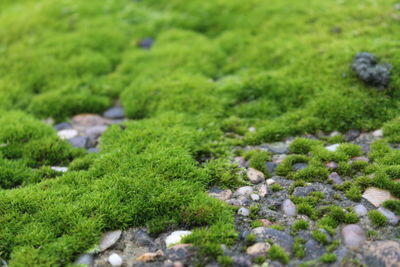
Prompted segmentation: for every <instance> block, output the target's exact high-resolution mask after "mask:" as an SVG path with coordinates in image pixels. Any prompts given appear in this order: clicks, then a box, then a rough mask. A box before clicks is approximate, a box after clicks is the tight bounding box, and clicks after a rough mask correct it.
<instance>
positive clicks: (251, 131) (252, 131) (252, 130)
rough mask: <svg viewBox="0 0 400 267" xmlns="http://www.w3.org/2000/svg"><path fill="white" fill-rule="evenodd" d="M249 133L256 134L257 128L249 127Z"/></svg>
mask: <svg viewBox="0 0 400 267" xmlns="http://www.w3.org/2000/svg"><path fill="white" fill-rule="evenodd" d="M248 130H249V132H250V133H255V132H256V127H249V129H248Z"/></svg>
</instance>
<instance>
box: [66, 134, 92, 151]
mask: <svg viewBox="0 0 400 267" xmlns="http://www.w3.org/2000/svg"><path fill="white" fill-rule="evenodd" d="M68 142H69V143H70V144H71V145H72V146H73V147H76V148H86V147H87V145H88V144H89V138H87V137H86V136H76V137H73V138H71V139H69V140H68Z"/></svg>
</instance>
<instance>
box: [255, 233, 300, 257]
mask: <svg viewBox="0 0 400 267" xmlns="http://www.w3.org/2000/svg"><path fill="white" fill-rule="evenodd" d="M251 232H252V233H253V234H255V235H256V237H257V241H260V242H264V241H265V240H266V239H272V241H273V242H274V243H277V244H278V245H279V246H281V247H282V248H284V249H285V250H286V251H287V252H288V253H291V251H292V247H293V242H294V239H293V237H292V236H291V235H289V234H287V233H285V232H282V231H279V230H276V229H273V228H268V227H257V228H254V229H253V230H252V231H251Z"/></svg>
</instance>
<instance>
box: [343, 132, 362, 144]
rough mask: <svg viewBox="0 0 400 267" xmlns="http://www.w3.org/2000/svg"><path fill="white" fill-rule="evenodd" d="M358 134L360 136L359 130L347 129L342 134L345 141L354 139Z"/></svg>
mask: <svg viewBox="0 0 400 267" xmlns="http://www.w3.org/2000/svg"><path fill="white" fill-rule="evenodd" d="M358 136H360V131H359V130H355V129H352V130H348V131H347V132H346V133H345V134H344V139H345V140H346V142H349V141H353V140H354V139H356V138H357V137H358Z"/></svg>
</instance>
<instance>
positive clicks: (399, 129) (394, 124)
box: [382, 118, 400, 143]
mask: <svg viewBox="0 0 400 267" xmlns="http://www.w3.org/2000/svg"><path fill="white" fill-rule="evenodd" d="M382 131H383V134H384V136H385V137H386V138H387V139H388V140H389V142H393V143H399V142H400V118H395V119H393V120H391V121H388V122H386V123H385V124H384V125H383V127H382Z"/></svg>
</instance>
